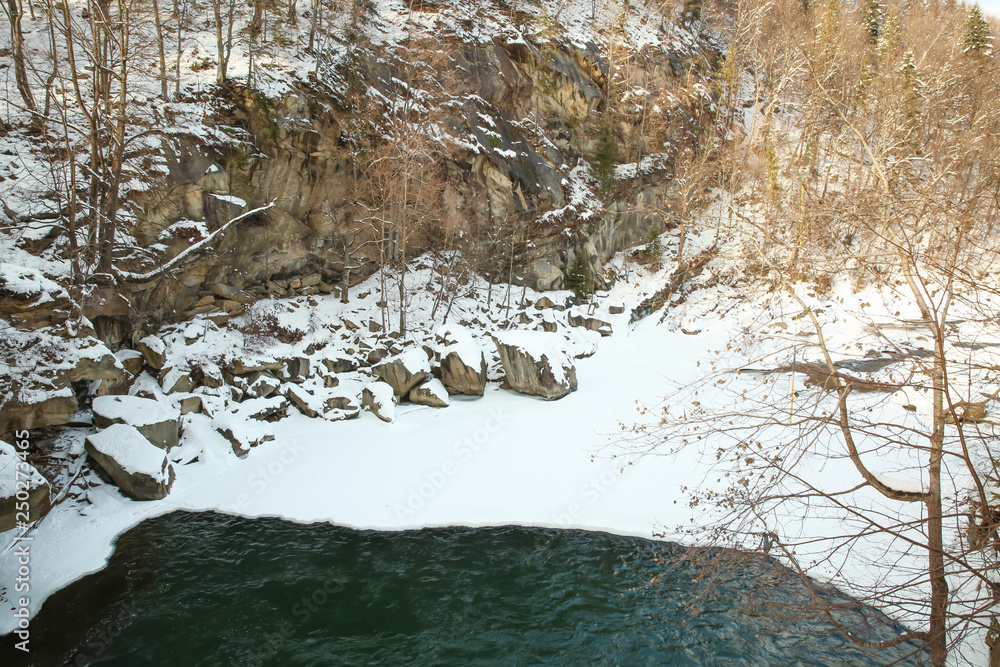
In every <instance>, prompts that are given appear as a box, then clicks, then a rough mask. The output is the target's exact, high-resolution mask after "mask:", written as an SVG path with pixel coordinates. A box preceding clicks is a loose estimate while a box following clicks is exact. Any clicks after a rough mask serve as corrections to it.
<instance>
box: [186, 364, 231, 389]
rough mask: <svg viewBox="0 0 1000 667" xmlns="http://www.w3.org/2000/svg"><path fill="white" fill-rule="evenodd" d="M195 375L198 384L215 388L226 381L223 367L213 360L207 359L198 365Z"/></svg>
mask: <svg viewBox="0 0 1000 667" xmlns="http://www.w3.org/2000/svg"><path fill="white" fill-rule="evenodd" d="M193 376H194V378H195V381H196V382H197V383H198V384H201V385H203V386H205V387H210V388H213V389H218V388H219V387H221V386H222V385H224V384H225V383H226V381H225V378H224V377H223V375H222V369H220V368H219V367H218V366H217V365H216V364H214V363H212V362H211V361H205V362H202V363H201V364H200V365H198V366H196V367H195V369H194V374H193Z"/></svg>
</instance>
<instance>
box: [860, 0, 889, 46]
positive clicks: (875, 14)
mask: <svg viewBox="0 0 1000 667" xmlns="http://www.w3.org/2000/svg"><path fill="white" fill-rule="evenodd" d="M861 20H862V22H863V23H864V25H865V32H867V33H868V41H869V42H870V43H872V44H878V43H879V39H880V38H881V37H882V25H883V23H884V21H885V7H884V6H883V5H882V3H881V2H879V0H868V4H867V5H866V6H865V9H864V14H863V15H862V19H861Z"/></svg>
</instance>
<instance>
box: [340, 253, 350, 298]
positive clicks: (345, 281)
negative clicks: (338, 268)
mask: <svg viewBox="0 0 1000 667" xmlns="http://www.w3.org/2000/svg"><path fill="white" fill-rule="evenodd" d="M350 261H351V255H350V250H349V245H348V243H347V241H346V240H345V241H344V270H343V271H342V272H341V274H340V302H341V303H348V302H349V301H350V299H349V298H348V296H347V289H348V287H350V285H351V266H350V264H348V262H350Z"/></svg>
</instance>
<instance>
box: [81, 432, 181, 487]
mask: <svg viewBox="0 0 1000 667" xmlns="http://www.w3.org/2000/svg"><path fill="white" fill-rule="evenodd" d="M84 447H85V449H86V450H87V454H89V455H90V457H91V458H93V459H94V461H96V462H97V464H98V465H99V466H101V468H103V469H104V471H105V472H106V473H108V475H110V476H111V479H112V480H114V483H115V484H116V485H117V486H118V488H119V489H121V490H122V492H123V493H124V494H125V495H127V496H128V497H129V498H132V499H133V500H159V499H160V498H165V497H166V495H167V494H168V493H170V487H171V486H172V485H173V483H174V477H175V474H174V466H173V464H171V463H170V461H168V460H167V452H166V450H164V449H161V448H160V447H157V446H156V445H154V444H152V443H151V442H150V441H149V440H147V439H146V438H145V437H144V436H143V435H142V433H140V432H139V431H138V429H136V428H135V427H134V426H129V425H128V424H112V425H111V426H109V427H108V428H106V429H104V430H103V431H100V432H99V433H95V434H94V435H91V436H88V437H87V441H86V443H85V445H84Z"/></svg>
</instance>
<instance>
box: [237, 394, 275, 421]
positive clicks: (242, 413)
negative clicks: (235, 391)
mask: <svg viewBox="0 0 1000 667" xmlns="http://www.w3.org/2000/svg"><path fill="white" fill-rule="evenodd" d="M232 414H233V415H235V416H238V417H240V418H242V419H247V420H249V419H254V420H257V421H269V422H274V421H278V420H280V419H284V418H285V417H287V416H288V399H287V398H285V397H284V396H269V397H268V398H250V399H247V400H245V401H243V402H242V403H240V406H239V407H238V408H236V410H234V411H233V413H232Z"/></svg>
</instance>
